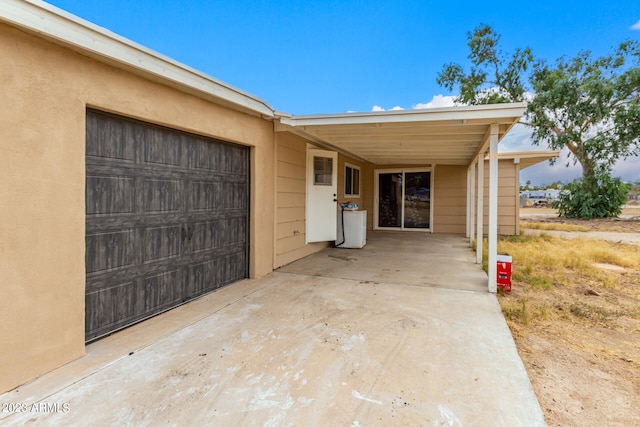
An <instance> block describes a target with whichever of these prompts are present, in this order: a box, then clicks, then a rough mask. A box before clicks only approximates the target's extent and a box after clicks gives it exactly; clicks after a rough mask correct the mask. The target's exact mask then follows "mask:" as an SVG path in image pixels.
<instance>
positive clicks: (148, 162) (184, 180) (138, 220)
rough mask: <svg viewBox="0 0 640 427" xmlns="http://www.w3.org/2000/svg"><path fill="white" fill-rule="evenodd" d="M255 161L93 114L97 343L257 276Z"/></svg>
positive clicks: (89, 244) (90, 326) (89, 321)
mask: <svg viewBox="0 0 640 427" xmlns="http://www.w3.org/2000/svg"><path fill="white" fill-rule="evenodd" d="M248 154H249V151H248V148H246V147H241V146H236V145H233V144H229V143H224V142H220V141H215V140H211V139H206V138H204V137H200V136H194V135H189V134H185V133H181V132H178V131H173V130H170V129H166V128H160V127H157V126H153V125H148V124H144V123H139V122H135V121H131V120H128V119H123V118H119V117H114V116H111V115H106V114H103V113H98V112H93V111H88V112H87V157H86V167H87V171H86V172H87V173H86V177H87V181H86V183H87V184H86V185H87V190H86V206H87V208H86V214H87V215H86V271H87V276H86V277H87V284H86V339H87V340H92V339H94V338H97V337H100V336H102V335H105V334H108V333H110V332H113V331H115V330H117V329H119V328H122V327H125V326H128V325H130V324H132V323H135V322H136V321H139V320H142V319H145V318H147V317H150V316H152V315H154V314H157V313H160V312H162V311H164V310H167V309H170V308H172V307H175V306H177V305H179V304H181V303H183V302H184V301H187V300H189V299H191V298H194V297H195V296H199V295H202V294H203V293H206V292H210V291H212V290H215V289H217V288H218V287H220V286H223V285H225V284H229V283H232V282H234V281H237V280H240V279H243V278H246V277H247V275H248V263H247V254H248V245H247V232H248V227H247V218H248V206H249V201H248V197H249V189H248V164H249V155H248Z"/></svg>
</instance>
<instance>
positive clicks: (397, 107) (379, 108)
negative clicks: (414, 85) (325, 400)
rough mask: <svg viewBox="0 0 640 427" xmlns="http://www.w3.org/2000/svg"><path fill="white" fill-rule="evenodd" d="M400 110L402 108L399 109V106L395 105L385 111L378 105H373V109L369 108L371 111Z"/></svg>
mask: <svg viewBox="0 0 640 427" xmlns="http://www.w3.org/2000/svg"><path fill="white" fill-rule="evenodd" d="M401 110H404V108H402V107H400V106H399V105H396V106H395V107H393V108H392V109H390V110H387V109H386V108H382V107H381V106H379V105H374V106H373V108H371V111H401Z"/></svg>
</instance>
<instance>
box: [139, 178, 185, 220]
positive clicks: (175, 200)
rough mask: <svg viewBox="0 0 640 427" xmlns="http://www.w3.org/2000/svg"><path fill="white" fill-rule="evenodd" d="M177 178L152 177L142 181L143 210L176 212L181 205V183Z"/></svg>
mask: <svg viewBox="0 0 640 427" xmlns="http://www.w3.org/2000/svg"><path fill="white" fill-rule="evenodd" d="M181 184H182V183H181V181H180V180H177V179H172V180H167V179H152V178H145V179H144V180H143V181H142V188H141V197H142V210H143V212H177V211H180V210H181V207H182V203H181V202H182V197H181V194H182V191H181V190H182V188H181V187H182V185H181Z"/></svg>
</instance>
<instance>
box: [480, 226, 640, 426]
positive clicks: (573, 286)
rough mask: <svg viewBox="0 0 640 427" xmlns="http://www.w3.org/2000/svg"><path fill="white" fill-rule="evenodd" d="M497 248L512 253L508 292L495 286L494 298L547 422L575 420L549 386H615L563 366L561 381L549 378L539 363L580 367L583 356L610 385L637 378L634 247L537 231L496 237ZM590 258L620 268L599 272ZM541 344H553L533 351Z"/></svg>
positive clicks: (639, 265)
mask: <svg viewBox="0 0 640 427" xmlns="http://www.w3.org/2000/svg"><path fill="white" fill-rule="evenodd" d="M498 251H499V253H504V254H509V255H511V256H512V257H513V288H512V292H511V293H510V294H508V293H504V292H499V295H498V300H499V302H500V305H501V307H502V312H503V314H504V316H505V319H506V320H507V324H508V325H509V327H510V329H511V331H512V334H513V336H514V339H515V341H516V345H517V346H518V350H519V352H520V354H521V357H522V359H523V361H524V363H525V366H526V367H527V371H528V372H529V375H530V377H531V378H532V382H533V384H534V388H535V389H536V394H537V395H538V398H539V399H540V403H541V406H542V407H543V409H544V410H545V414H546V416H547V417H548V419H547V422H548V423H549V425H552V424H554V425H557V424H564V423H569V424H571V423H575V424H576V425H578V424H580V422H581V418H575V419H572V418H570V417H571V416H570V415H568V413H569V412H571V411H568V409H567V407H562V404H561V403H560V402H561V401H559V400H558V401H557V400H556V399H554V396H553V393H550V391H551V390H555V391H558V389H562V388H563V387H568V385H567V384H576V387H582V389H584V387H587V388H591V387H593V390H599V391H601V392H603V393H605V394H606V393H610V394H615V393H616V392H614V391H606V390H608V389H606V388H605V389H603V385H602V384H601V382H598V383H597V384H596V383H593V384H591V383H589V381H590V380H589V379H588V378H587V377H585V376H583V372H584V369H575V371H576V372H568V371H565V374H564V376H565V378H564V379H562V380H561V381H565V383H558V384H554V382H556V381H560V380H559V379H558V377H554V376H551V375H546V376H545V370H544V369H542V368H540V367H541V366H547V368H549V367H550V366H553V364H554V363H560V362H562V363H567V364H568V366H578V365H579V364H580V363H586V362H584V361H587V360H588V361H589V362H588V363H591V364H592V365H591V366H592V369H594V370H598V372H606V373H607V374H606V375H612V378H611V379H609V380H608V383H607V386H606V387H612V388H611V390H618V389H619V388H621V387H628V385H629V384H634V383H635V384H640V382H638V381H640V375H638V373H639V372H640V345H638V336H639V335H638V334H639V333H640V302H639V301H640V247H639V246H634V245H625V244H620V243H609V242H605V241H599V240H594V239H575V240H564V239H561V238H557V237H553V236H550V235H546V234H544V233H543V234H541V235H539V236H535V235H522V236H514V237H504V238H500V239H499V241H498ZM485 253H486V241H485ZM485 262H486V261H485ZM594 263H602V264H613V265H616V266H620V267H623V268H625V269H626V273H625V274H618V273H612V272H609V271H605V270H602V269H599V268H596V267H595V266H594ZM602 331H606V332H602ZM540 343H550V348H552V349H554V350H552V351H551V352H547V353H544V354H543V353H542V352H541V351H540V352H536V351H535V350H532V348H541V345H540ZM532 346H533V347H532ZM554 354H561V355H562V356H560V357H562V359H560V362H557V361H553V360H552V358H553V357H554V356H553V355H554ZM568 357H572V358H574V359H567V358H568ZM550 358H551V359H550ZM572 375H575V376H574V377H572ZM578 384H579V386H578ZM616 387H618V388H616ZM582 389H580V390H582ZM631 389H632V390H636V391H635V392H633V391H631V392H630V393H636V394H632V395H631V397H629V398H630V399H632V400H634V399H636V400H637V399H640V386H638V387H635V386H633V387H631ZM580 390H577V391H576V393H578V392H580ZM585 392H586V393H588V391H585ZM564 403H566V402H564ZM566 404H568V403H566ZM583 406H585V407H586V406H587V405H586V404H585V405H583ZM567 411H568V412H567ZM580 416H587V413H582V415H580ZM590 416H593V417H595V418H596V419H597V417H599V416H601V415H599V414H598V413H597V412H593V414H591V415H590ZM567 417H569V418H567ZM634 420H635V418H634ZM633 423H634V422H632V424H633ZM594 425H595V424H594Z"/></svg>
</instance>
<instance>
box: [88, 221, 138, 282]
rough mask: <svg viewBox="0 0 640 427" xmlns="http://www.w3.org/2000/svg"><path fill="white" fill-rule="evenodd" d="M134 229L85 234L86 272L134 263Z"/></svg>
mask: <svg viewBox="0 0 640 427" xmlns="http://www.w3.org/2000/svg"><path fill="white" fill-rule="evenodd" d="M134 239H135V231H134V230H122V231H114V232H110V233H97V234H89V235H87V236H86V239H85V244H86V253H85V254H86V255H85V256H86V262H85V264H86V270H87V274H90V273H95V272H99V271H104V270H113V269H117V268H123V267H128V266H132V265H134V264H135V261H136V259H135V249H136V248H135V242H134Z"/></svg>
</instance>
